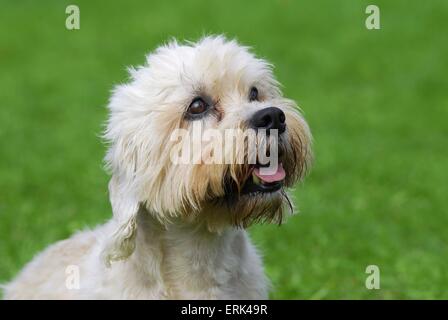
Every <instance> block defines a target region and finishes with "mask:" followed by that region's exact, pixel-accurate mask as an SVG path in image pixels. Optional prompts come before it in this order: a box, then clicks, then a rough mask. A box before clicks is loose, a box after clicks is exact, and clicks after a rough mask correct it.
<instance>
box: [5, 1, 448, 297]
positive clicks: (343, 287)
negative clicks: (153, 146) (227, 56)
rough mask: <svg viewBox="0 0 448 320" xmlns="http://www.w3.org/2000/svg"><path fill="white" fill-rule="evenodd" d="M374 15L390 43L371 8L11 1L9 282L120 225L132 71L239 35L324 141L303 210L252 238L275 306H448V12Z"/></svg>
mask: <svg viewBox="0 0 448 320" xmlns="http://www.w3.org/2000/svg"><path fill="white" fill-rule="evenodd" d="M71 3H77V4H78V5H79V6H80V9H81V29H80V30H79V31H68V30H66V29H65V27H64V26H65V17H66V15H65V7H66V5H68V4H71ZM374 3H375V4H377V5H379V7H380V9H381V26H382V29H381V30H376V31H368V30H367V29H366V28H365V27H364V20H365V17H366V14H365V13H364V10H365V7H366V6H367V4H371V1H358V2H355V1H350V2H349V1H340V2H336V1H331V0H327V1H323V0H313V1H311V0H308V1H300V2H299V1H292V0H289V1H288V0H282V1H265V2H257V3H255V2H251V3H249V2H248V1H236V0H234V1H233V0H232V1H204V2H202V3H201V2H199V1H190V2H189V4H187V3H186V1H182V2H180V1H179V2H178V3H176V4H169V3H167V2H163V1H159V2H157V3H150V2H149V1H140V2H138V3H137V2H130V1H128V2H122V3H121V4H119V3H118V2H110V1H109V2H103V4H102V5H101V4H98V3H97V4H94V3H93V2H92V1H20V3H19V2H18V1H6V2H5V1H3V2H2V9H1V11H0V70H1V72H0V101H1V106H0V282H4V281H7V280H8V279H10V278H11V277H12V276H14V275H15V274H16V273H17V272H18V271H19V270H20V268H21V267H22V266H23V265H24V264H25V263H26V262H27V261H29V260H30V259H31V258H32V257H33V255H34V254H35V253H37V252H38V251H40V250H42V249H43V248H44V247H45V246H46V245H48V244H50V243H52V242H54V241H56V240H58V239H62V238H66V237H68V236H69V235H70V234H71V233H73V232H74V231H76V230H78V229H80V228H84V227H86V226H94V225H96V224H99V223H102V222H104V221H105V220H107V219H108V218H109V217H110V216H111V210H110V207H109V203H108V198H107V181H108V176H107V175H106V173H105V172H104V171H103V169H102V157H103V154H104V152H105V147H104V146H103V145H102V144H101V141H100V139H99V137H98V135H99V134H100V133H101V131H102V123H103V122H104V121H105V119H106V109H105V106H106V104H107V99H108V96H109V92H110V90H111V88H112V86H113V85H114V84H116V83H118V82H120V81H123V80H124V79H126V72H125V66H129V65H135V64H140V63H143V61H144V54H146V53H147V52H148V51H149V50H152V49H154V48H155V47H156V46H157V45H158V44H160V43H161V42H163V41H165V40H166V39H168V38H169V37H171V36H175V37H177V38H180V39H183V38H187V39H197V38H199V37H200V36H201V35H203V34H206V33H225V34H227V35H228V36H229V37H236V38H238V39H239V40H240V41H241V42H243V43H245V44H248V45H251V46H253V48H254V50H255V52H256V53H257V54H259V55H261V56H263V57H267V58H268V59H269V60H270V61H272V62H273V63H274V64H275V66H276V74H277V76H278V78H279V80H280V81H281V82H282V83H283V84H284V92H285V94H286V95H288V96H289V97H291V98H293V99H296V100H297V101H299V104H300V105H301V107H302V109H303V110H304V112H305V116H306V118H307V119H308V121H309V123H310V126H311V128H312V131H313V134H314V138H315V143H314V149H315V155H316V161H315V164H314V168H313V170H312V172H311V174H310V175H309V177H308V178H307V180H306V181H305V183H304V184H303V185H300V186H298V187H297V189H296V191H295V195H296V204H297V205H298V207H300V211H301V213H300V214H299V215H296V216H294V217H292V218H291V219H289V221H288V223H287V224H286V225H283V226H282V227H277V226H257V227H254V228H252V229H251V233H252V237H253V239H254V241H255V243H257V245H258V246H259V247H260V248H262V251H263V252H264V256H265V263H266V270H267V273H268V274H269V276H270V278H271V279H272V283H273V285H274V290H273V292H272V298H287V299H297V298H300V299H325V298H337V299H340V298H348V299H361V298H367V299H390V298H413V299H414V298H423V299H427V298H445V299H446V298H448V290H446V288H447V287H448V272H447V270H448V258H447V252H446V248H447V245H448V235H447V232H446V227H447V225H448V215H447V213H448V210H447V205H446V197H447V196H446V195H447V194H448V184H447V181H448V173H447V171H448V170H447V169H448V165H447V160H448V148H447V138H448V120H447V119H448V98H447V88H448V80H447V78H448V77H447V76H446V74H447V71H448V59H447V57H448V42H447V41H446V32H447V30H448V28H447V26H448V22H447V20H446V15H445V14H444V13H446V12H447V11H448V3H447V2H446V1H443V0H440V1H426V2H417V1H413V2H410V1H405V0H402V1H385V0H383V1H379V0H377V1H374ZM369 264H375V265H378V266H379V267H380V270H381V289H380V290H376V291H369V290H367V289H365V287H364V281H365V277H366V274H365V273H364V271H365V268H366V266H367V265H369Z"/></svg>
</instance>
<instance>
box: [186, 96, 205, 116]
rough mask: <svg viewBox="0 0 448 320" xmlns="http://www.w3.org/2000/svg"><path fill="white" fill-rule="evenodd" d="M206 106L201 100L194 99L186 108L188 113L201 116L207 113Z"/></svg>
mask: <svg viewBox="0 0 448 320" xmlns="http://www.w3.org/2000/svg"><path fill="white" fill-rule="evenodd" d="M207 109H208V104H207V103H206V102H205V101H204V100H203V99H202V98H195V99H194V100H193V102H191V104H190V106H189V107H188V113H190V114H201V113H204V112H205V111H207Z"/></svg>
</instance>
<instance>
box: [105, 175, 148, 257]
mask: <svg viewBox="0 0 448 320" xmlns="http://www.w3.org/2000/svg"><path fill="white" fill-rule="evenodd" d="M130 190H132V189H131V188H129V187H127V186H126V184H125V183H124V181H121V179H120V177H116V176H112V179H111V180H110V182H109V197H110V202H111V205H112V212H113V219H114V220H115V222H116V223H115V225H116V229H115V231H114V233H113V234H112V236H111V238H110V239H108V242H107V244H106V246H105V248H104V251H103V258H104V261H105V263H106V265H107V266H109V265H110V263H111V262H112V261H118V260H123V259H126V258H127V257H129V256H130V255H131V254H132V252H133V251H134V249H135V236H136V232H137V221H136V220H137V214H138V211H139V207H140V204H139V201H138V200H137V197H136V196H135V195H134V194H133V192H131V191H130Z"/></svg>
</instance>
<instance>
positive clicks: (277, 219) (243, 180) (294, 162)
mask: <svg viewBox="0 0 448 320" xmlns="http://www.w3.org/2000/svg"><path fill="white" fill-rule="evenodd" d="M279 150H281V151H280V153H281V157H279V159H278V160H279V165H281V166H282V167H283V168H284V170H285V172H286V176H285V178H284V180H282V181H281V182H279V183H278V184H274V186H272V185H270V186H266V187H265V186H260V185H257V184H254V182H253V180H255V179H256V176H255V175H254V170H255V168H257V167H258V166H259V165H258V164H255V165H253V164H240V165H231V166H229V168H228V171H227V172H226V174H225V175H224V178H223V185H224V196H219V197H216V198H214V199H212V200H211V201H210V203H211V206H212V210H217V212H221V211H222V209H223V208H225V209H226V211H227V212H226V213H223V214H226V215H228V221H229V222H230V223H231V224H232V225H234V226H238V227H243V228H246V227H248V226H250V225H252V224H255V223H278V224H281V223H282V222H283V220H284V218H285V216H286V215H287V214H288V213H292V212H293V205H292V202H291V201H290V199H289V196H288V194H287V192H286V191H285V188H287V187H291V186H292V185H293V184H294V183H295V182H296V181H297V180H298V179H300V178H301V177H302V176H303V175H304V173H305V172H306V170H307V159H308V155H307V149H306V148H305V146H304V145H303V143H302V141H301V140H300V139H299V138H298V139H297V140H296V141H295V143H290V142H289V141H288V143H286V142H285V140H284V139H281V140H280V141H279ZM245 157H246V160H247V155H245ZM257 180H258V179H257Z"/></svg>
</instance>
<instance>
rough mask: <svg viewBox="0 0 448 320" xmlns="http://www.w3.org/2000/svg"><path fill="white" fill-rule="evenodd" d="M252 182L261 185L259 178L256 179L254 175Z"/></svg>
mask: <svg viewBox="0 0 448 320" xmlns="http://www.w3.org/2000/svg"><path fill="white" fill-rule="evenodd" d="M252 181H253V182H254V183H255V184H256V185H260V184H261V180H260V178H258V177H257V176H256V175H255V174H252Z"/></svg>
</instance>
